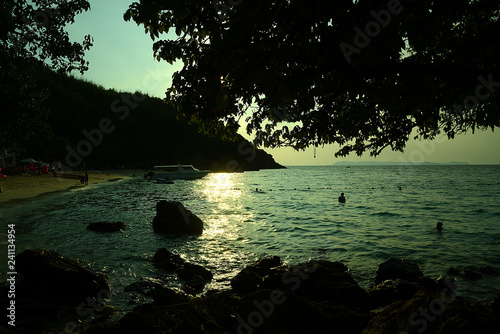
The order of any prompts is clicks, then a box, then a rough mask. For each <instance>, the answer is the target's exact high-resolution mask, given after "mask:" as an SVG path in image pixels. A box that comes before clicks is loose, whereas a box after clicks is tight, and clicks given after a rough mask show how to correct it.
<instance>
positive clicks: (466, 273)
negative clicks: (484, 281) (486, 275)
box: [462, 268, 483, 281]
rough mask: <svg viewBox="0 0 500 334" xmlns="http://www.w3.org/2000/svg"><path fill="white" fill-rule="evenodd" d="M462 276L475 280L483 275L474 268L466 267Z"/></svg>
mask: <svg viewBox="0 0 500 334" xmlns="http://www.w3.org/2000/svg"><path fill="white" fill-rule="evenodd" d="M462 277H463V278H465V279H466V280H469V281H474V280H478V279H480V278H482V277H483V275H482V274H481V273H479V272H477V271H475V270H474V269H469V268H465V269H464V274H463V275H462Z"/></svg>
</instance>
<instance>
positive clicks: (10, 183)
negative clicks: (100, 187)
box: [0, 170, 140, 203]
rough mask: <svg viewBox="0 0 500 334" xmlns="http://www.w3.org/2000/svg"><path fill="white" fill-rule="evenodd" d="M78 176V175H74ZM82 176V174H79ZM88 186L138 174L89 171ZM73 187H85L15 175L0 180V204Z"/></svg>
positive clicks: (62, 180)
mask: <svg viewBox="0 0 500 334" xmlns="http://www.w3.org/2000/svg"><path fill="white" fill-rule="evenodd" d="M74 174H78V173H76V172H75V173H74ZM80 174H81V175H83V172H80ZM88 174H89V185H91V184H96V183H101V182H107V181H111V180H117V179H124V178H127V177H132V176H133V175H134V174H140V173H138V171H132V170H111V171H107V172H101V171H89V172H88ZM73 187H85V185H82V184H81V183H80V181H79V180H77V179H65V178H58V177H54V176H53V175H35V176H31V175H15V176H7V178H5V179H0V188H1V189H2V193H0V203H5V202H8V201H11V200H17V199H28V198H32V197H36V196H39V195H42V194H45V193H51V192H55V191H64V190H67V189H70V188H73Z"/></svg>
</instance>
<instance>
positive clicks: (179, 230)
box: [153, 201, 203, 235]
mask: <svg viewBox="0 0 500 334" xmlns="http://www.w3.org/2000/svg"><path fill="white" fill-rule="evenodd" d="M153 230H154V232H155V233H168V234H190V235H200V234H202V233H203V221H202V220H201V219H200V218H198V217H197V216H196V215H195V214H193V213H192V212H191V211H189V210H187V209H186V208H185V207H184V205H182V203H180V202H177V201H160V202H158V203H157V204H156V216H155V217H154V219H153Z"/></svg>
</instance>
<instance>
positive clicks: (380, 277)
mask: <svg viewBox="0 0 500 334" xmlns="http://www.w3.org/2000/svg"><path fill="white" fill-rule="evenodd" d="M422 276H424V274H423V273H422V272H421V271H420V269H419V268H418V265H417V264H416V263H415V262H412V261H410V260H406V259H397V258H392V257H391V258H389V259H387V261H385V262H383V263H381V264H380V265H379V266H378V268H377V273H376V277H375V284H380V283H382V282H383V281H385V280H396V279H398V278H400V279H402V280H405V281H408V282H418V281H419V280H420V278H421V277H422Z"/></svg>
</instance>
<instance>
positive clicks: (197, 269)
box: [153, 248, 214, 295]
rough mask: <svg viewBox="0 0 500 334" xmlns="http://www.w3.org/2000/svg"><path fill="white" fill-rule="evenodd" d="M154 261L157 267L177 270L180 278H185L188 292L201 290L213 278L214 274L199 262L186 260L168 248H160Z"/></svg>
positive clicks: (185, 286) (185, 288) (185, 287)
mask: <svg viewBox="0 0 500 334" xmlns="http://www.w3.org/2000/svg"><path fill="white" fill-rule="evenodd" d="M153 263H154V266H155V267H156V268H162V269H165V270H166V271H170V272H175V273H176V274H177V275H178V276H179V278H180V279H182V280H184V281H185V282H186V283H185V284H184V291H185V292H186V293H188V294H193V295H194V294H196V293H197V292H200V291H201V290H202V289H203V288H204V287H205V284H206V283H207V282H209V281H210V280H212V278H213V277H214V275H213V274H212V273H211V272H210V271H209V270H207V269H205V268H203V267H202V266H200V265H198V264H193V263H189V262H187V261H185V260H184V259H183V258H181V257H180V256H179V255H177V254H173V253H172V252H170V251H169V250H168V249H166V248H160V249H159V250H157V251H156V253H155V255H154V256H153Z"/></svg>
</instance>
